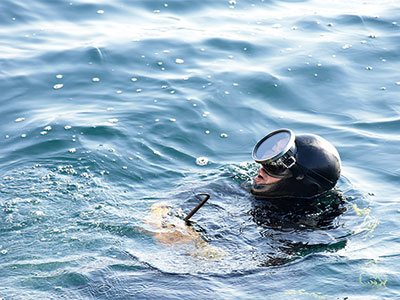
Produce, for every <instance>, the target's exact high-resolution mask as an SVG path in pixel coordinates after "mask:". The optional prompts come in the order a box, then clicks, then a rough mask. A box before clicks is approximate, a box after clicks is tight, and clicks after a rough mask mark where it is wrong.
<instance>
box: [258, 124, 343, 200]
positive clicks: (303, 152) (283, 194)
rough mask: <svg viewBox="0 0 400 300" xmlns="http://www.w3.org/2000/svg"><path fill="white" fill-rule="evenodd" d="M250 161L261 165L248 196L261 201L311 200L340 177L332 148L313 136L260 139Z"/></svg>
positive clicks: (283, 133) (285, 133)
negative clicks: (279, 199)
mask: <svg viewBox="0 0 400 300" xmlns="http://www.w3.org/2000/svg"><path fill="white" fill-rule="evenodd" d="M253 159H254V160H255V161H256V162H257V163H260V164H261V165H262V168H261V169H260V170H259V172H258V176H257V177H255V178H254V184H253V186H252V188H251V192H252V193H253V194H254V195H256V196H261V197H265V198H312V197H314V196H317V195H320V194H322V193H325V192H326V191H328V190H330V189H332V188H333V187H334V186H335V184H336V182H337V181H338V179H339V176H340V168H341V162H340V157H339V153H338V152H337V150H336V148H335V147H334V146H333V145H332V144H331V143H329V142H328V141H326V140H325V139H323V138H322V137H320V136H318V135H314V134H302V135H296V136H295V135H294V133H293V132H292V131H291V130H289V129H280V130H276V131H274V132H272V133H270V134H268V135H267V136H265V137H264V138H263V139H261V140H260V141H259V142H258V143H257V144H256V146H255V147H254V150H253Z"/></svg>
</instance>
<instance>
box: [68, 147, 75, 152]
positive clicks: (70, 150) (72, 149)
mask: <svg viewBox="0 0 400 300" xmlns="http://www.w3.org/2000/svg"><path fill="white" fill-rule="evenodd" d="M68 152H69V153H75V152H76V149H75V148H71V149H69V150H68Z"/></svg>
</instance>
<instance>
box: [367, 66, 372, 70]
mask: <svg viewBox="0 0 400 300" xmlns="http://www.w3.org/2000/svg"><path fill="white" fill-rule="evenodd" d="M365 69H366V70H372V69H373V68H372V67H371V66H367V67H365Z"/></svg>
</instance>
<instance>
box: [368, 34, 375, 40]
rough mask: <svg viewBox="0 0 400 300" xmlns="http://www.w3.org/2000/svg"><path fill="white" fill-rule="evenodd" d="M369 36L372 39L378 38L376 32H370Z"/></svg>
mask: <svg viewBox="0 0 400 300" xmlns="http://www.w3.org/2000/svg"><path fill="white" fill-rule="evenodd" d="M368 37H369V38H370V39H376V34H370V35H368Z"/></svg>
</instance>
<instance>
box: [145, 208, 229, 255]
mask: <svg viewBox="0 0 400 300" xmlns="http://www.w3.org/2000/svg"><path fill="white" fill-rule="evenodd" d="M183 216H184V214H183V212H182V210H181V209H179V210H174V211H173V207H172V206H171V205H170V204H168V203H166V202H160V203H155V204H153V205H152V206H151V209H150V214H149V215H148V216H147V217H145V219H144V222H145V223H146V224H148V225H150V226H151V227H152V228H153V230H152V231H151V232H152V233H153V236H154V239H155V241H156V243H157V244H158V245H161V246H165V247H180V246H183V245H188V244H192V245H193V246H194V249H195V250H194V251H193V253H188V254H189V255H191V256H195V257H207V258H215V257H222V256H224V255H225V252H224V251H223V250H222V249H220V248H218V247H215V246H213V245H210V244H209V243H208V242H207V241H205V240H204V237H203V236H202V235H201V234H200V233H199V232H197V231H196V230H195V229H194V228H193V227H191V226H188V225H187V224H186V222H185V220H184V219H183Z"/></svg>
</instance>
